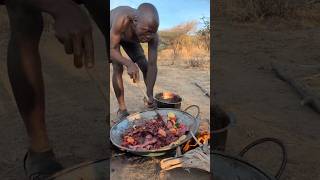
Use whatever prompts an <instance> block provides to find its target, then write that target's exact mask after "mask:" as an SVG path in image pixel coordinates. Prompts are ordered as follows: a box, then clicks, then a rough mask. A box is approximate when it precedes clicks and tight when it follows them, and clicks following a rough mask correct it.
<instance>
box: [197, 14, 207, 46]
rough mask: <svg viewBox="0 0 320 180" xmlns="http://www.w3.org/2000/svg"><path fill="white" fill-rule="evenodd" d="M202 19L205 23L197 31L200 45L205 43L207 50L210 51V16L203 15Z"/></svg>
mask: <svg viewBox="0 0 320 180" xmlns="http://www.w3.org/2000/svg"><path fill="white" fill-rule="evenodd" d="M201 21H202V23H203V27H202V28H201V29H200V30H198V32H197V35H198V38H199V43H200V45H203V46H204V48H205V49H206V50H207V51H209V50H210V20H209V18H208V17H202V18H201Z"/></svg>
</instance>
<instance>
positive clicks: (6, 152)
mask: <svg viewBox="0 0 320 180" xmlns="http://www.w3.org/2000/svg"><path fill="white" fill-rule="evenodd" d="M1 18H5V17H1ZM94 39H95V47H96V48H95V49H96V59H97V64H96V65H97V66H96V67H97V71H98V73H99V75H100V76H101V77H103V75H105V70H106V62H107V61H106V59H105V58H104V57H106V55H105V53H106V49H105V46H104V42H103V37H102V34H101V33H100V32H98V31H97V29H96V28H95V32H94ZM7 42H8V32H7V31H5V32H1V34H0V50H1V51H0V52H1V54H0V79H1V80H0V128H1V131H0V136H1V140H0V147H1V148H0V154H1V155H2V156H1V159H0V179H3V180H9V179H12V180H22V179H24V178H25V176H24V171H23V166H22V161H23V157H24V155H25V153H26V150H27V147H28V143H27V142H28V139H27V136H26V131H25V128H24V126H23V121H22V119H21V117H20V115H19V113H18V111H17V107H16V105H15V102H14V101H13V99H12V97H11V90H10V86H9V84H8V77H7V72H6V48H7V47H6V46H7ZM40 49H41V56H42V66H43V74H44V80H45V88H46V106H47V110H46V121H47V127H48V132H49V137H50V140H51V144H52V146H53V148H54V150H55V152H56V156H57V158H58V160H60V161H61V162H62V163H63V165H64V166H65V167H70V166H73V165H75V164H78V163H81V162H84V161H89V160H94V159H101V158H104V157H105V156H106V150H107V147H106V145H105V144H106V143H105V142H106V140H107V139H106V134H107V132H106V114H105V103H104V99H103V98H102V97H101V96H100V94H99V91H98V90H97V87H96V84H95V83H94V82H92V81H91V79H90V78H89V77H88V75H87V74H86V72H85V70H84V69H81V70H79V69H76V68H75V67H74V66H73V57H72V56H67V55H65V53H64V50H63V47H62V46H61V45H60V43H59V42H58V41H57V40H56V39H55V37H54V35H53V34H48V33H46V34H44V35H43V37H42V41H41V45H40ZM106 85H107V84H105V86H106Z"/></svg>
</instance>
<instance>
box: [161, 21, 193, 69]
mask: <svg viewBox="0 0 320 180" xmlns="http://www.w3.org/2000/svg"><path fill="white" fill-rule="evenodd" d="M196 25H197V22H196V21H189V22H186V23H183V24H180V25H177V26H175V27H173V28H171V29H169V30H165V31H160V33H159V34H160V49H165V48H171V49H172V51H173V57H172V58H173V59H172V65H173V64H174V62H175V59H176V58H178V57H179V53H180V51H181V49H182V47H183V45H184V42H185V41H186V40H187V39H188V34H189V33H192V32H194V31H195V29H196Z"/></svg>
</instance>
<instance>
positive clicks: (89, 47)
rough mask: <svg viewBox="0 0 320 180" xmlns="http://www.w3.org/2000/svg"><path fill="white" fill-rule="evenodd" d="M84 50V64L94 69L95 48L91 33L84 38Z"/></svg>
mask: <svg viewBox="0 0 320 180" xmlns="http://www.w3.org/2000/svg"><path fill="white" fill-rule="evenodd" d="M84 50H85V55H84V63H85V65H86V67H87V68H92V67H93V65H94V46H93V40H92V33H91V31H90V32H88V33H87V34H86V35H85V37H84Z"/></svg>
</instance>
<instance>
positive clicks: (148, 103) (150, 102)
mask: <svg viewBox="0 0 320 180" xmlns="http://www.w3.org/2000/svg"><path fill="white" fill-rule="evenodd" d="M143 101H144V105H145V107H146V108H156V107H157V105H156V101H155V100H154V98H153V97H152V96H151V97H150V96H149V97H148V99H147V98H145V97H144V98H143Z"/></svg>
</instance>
